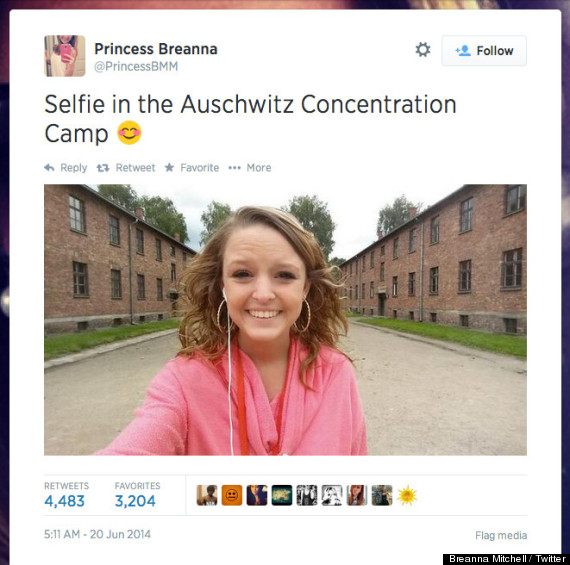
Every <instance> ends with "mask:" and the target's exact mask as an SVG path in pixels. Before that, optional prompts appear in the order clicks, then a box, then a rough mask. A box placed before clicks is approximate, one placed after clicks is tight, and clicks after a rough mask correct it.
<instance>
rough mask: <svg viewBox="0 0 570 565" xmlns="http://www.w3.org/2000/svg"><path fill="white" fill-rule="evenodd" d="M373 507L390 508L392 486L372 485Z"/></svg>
mask: <svg viewBox="0 0 570 565" xmlns="http://www.w3.org/2000/svg"><path fill="white" fill-rule="evenodd" d="M370 498H371V500H372V505H373V506H390V505H391V504H392V485H372V495H371V497H370Z"/></svg>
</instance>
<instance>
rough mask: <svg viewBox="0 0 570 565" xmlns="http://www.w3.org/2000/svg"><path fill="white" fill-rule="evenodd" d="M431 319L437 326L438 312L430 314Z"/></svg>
mask: <svg viewBox="0 0 570 565" xmlns="http://www.w3.org/2000/svg"><path fill="white" fill-rule="evenodd" d="M429 317H430V320H431V322H432V323H433V324H435V323H436V322H437V313H436V312H430V314H429Z"/></svg>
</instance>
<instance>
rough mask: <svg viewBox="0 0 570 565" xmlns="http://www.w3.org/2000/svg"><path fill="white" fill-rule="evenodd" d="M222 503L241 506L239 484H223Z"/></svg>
mask: <svg viewBox="0 0 570 565" xmlns="http://www.w3.org/2000/svg"><path fill="white" fill-rule="evenodd" d="M222 504H223V505H224V506H241V485H223V486H222Z"/></svg>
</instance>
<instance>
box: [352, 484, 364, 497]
mask: <svg viewBox="0 0 570 565" xmlns="http://www.w3.org/2000/svg"><path fill="white" fill-rule="evenodd" d="M361 490H362V485H352V488H351V489H350V492H351V493H352V496H354V497H356V496H358V495H359V494H360V491H361Z"/></svg>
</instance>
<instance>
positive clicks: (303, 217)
mask: <svg viewBox="0 0 570 565" xmlns="http://www.w3.org/2000/svg"><path fill="white" fill-rule="evenodd" d="M283 210H285V211H287V212H289V213H290V214H293V216H295V217H296V218H297V220H299V222H300V223H301V225H302V226H303V227H304V228H305V229H306V230H308V231H310V232H311V233H312V234H313V235H314V236H315V238H316V239H317V241H318V242H319V245H320V246H321V249H322V250H323V253H324V255H325V258H326V259H327V261H328V258H329V255H330V254H331V252H332V249H333V247H334V239H333V233H334V229H335V227H336V225H335V223H334V222H333V220H332V218H331V215H330V212H329V209H328V205H327V204H326V203H325V202H322V201H321V200H319V199H318V198H317V197H316V195H313V196H295V197H294V198H292V199H291V200H290V201H289V204H287V206H285V207H284V208H283Z"/></svg>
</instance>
